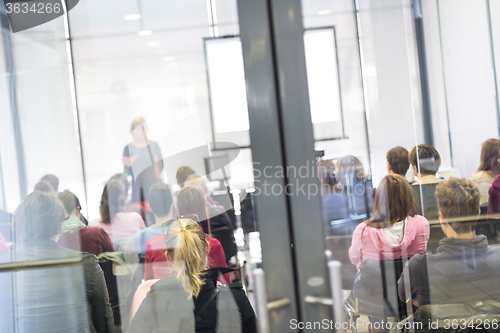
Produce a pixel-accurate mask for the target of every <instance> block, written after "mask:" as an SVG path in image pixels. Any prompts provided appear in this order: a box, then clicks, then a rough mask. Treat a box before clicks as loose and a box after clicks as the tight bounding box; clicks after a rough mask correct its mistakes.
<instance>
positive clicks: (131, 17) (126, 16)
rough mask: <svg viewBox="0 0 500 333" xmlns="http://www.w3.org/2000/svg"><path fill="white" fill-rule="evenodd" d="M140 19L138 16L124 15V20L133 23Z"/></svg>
mask: <svg viewBox="0 0 500 333" xmlns="http://www.w3.org/2000/svg"><path fill="white" fill-rule="evenodd" d="M140 18H141V15H140V14H129V15H125V17H124V19H125V20H127V21H135V20H138V19H140Z"/></svg>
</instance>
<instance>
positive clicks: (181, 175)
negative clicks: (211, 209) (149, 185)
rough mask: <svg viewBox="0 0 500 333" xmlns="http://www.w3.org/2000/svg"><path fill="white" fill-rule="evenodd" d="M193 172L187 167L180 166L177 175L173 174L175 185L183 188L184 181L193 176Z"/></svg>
mask: <svg viewBox="0 0 500 333" xmlns="http://www.w3.org/2000/svg"><path fill="white" fill-rule="evenodd" d="M194 173H195V172H194V170H193V169H191V168H190V167H188V166H181V167H180V168H179V169H177V173H176V174H175V178H176V179H177V185H179V186H180V187H184V183H185V182H186V179H187V178H188V177H189V176H190V175H192V174H194Z"/></svg>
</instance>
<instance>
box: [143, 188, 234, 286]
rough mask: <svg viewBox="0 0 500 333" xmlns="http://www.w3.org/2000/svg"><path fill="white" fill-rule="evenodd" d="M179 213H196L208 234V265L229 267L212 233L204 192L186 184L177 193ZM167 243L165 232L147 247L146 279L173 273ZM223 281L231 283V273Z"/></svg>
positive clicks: (158, 277) (182, 214)
mask: <svg viewBox="0 0 500 333" xmlns="http://www.w3.org/2000/svg"><path fill="white" fill-rule="evenodd" d="M177 213H178V214H179V216H184V215H190V214H195V215H196V216H197V217H198V220H199V221H200V222H199V223H200V225H201V227H202V229H203V231H204V232H205V234H206V235H207V237H206V239H207V241H208V244H209V247H208V267H227V263H226V256H225V255H224V250H223V249H222V246H221V244H220V242H219V241H218V240H217V239H215V238H212V237H208V235H210V220H209V218H208V215H207V205H206V200H205V195H204V193H203V192H202V191H201V190H200V189H198V188H196V187H194V186H185V187H183V188H182V189H181V190H180V191H179V192H178V193H177ZM165 251H166V244H165V237H164V235H163V234H161V235H158V236H154V237H153V238H151V240H150V241H149V243H148V245H147V248H146V261H145V263H144V279H145V280H150V279H161V278H163V277H165V276H169V275H171V274H173V273H174V272H173V271H172V264H171V262H168V261H167V258H166V257H165ZM221 282H224V283H228V284H229V283H231V280H230V278H229V274H224V275H223V279H222V281H221Z"/></svg>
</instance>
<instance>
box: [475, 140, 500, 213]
mask: <svg viewBox="0 0 500 333" xmlns="http://www.w3.org/2000/svg"><path fill="white" fill-rule="evenodd" d="M499 155H500V140H498V139H488V140H486V141H484V142H483V144H482V146H481V159H480V164H479V168H478V169H477V171H476V172H474V173H473V174H472V175H471V176H470V180H472V182H473V183H474V184H475V185H476V186H477V188H478V189H479V194H480V196H481V197H480V201H479V206H480V207H481V212H482V213H486V211H487V207H488V191H489V189H490V187H491V186H492V184H493V181H494V180H495V178H496V177H497V176H498V175H499V174H500V162H499V161H498V159H499V157H500V156H499Z"/></svg>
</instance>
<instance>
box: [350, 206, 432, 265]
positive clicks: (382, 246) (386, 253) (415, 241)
mask: <svg viewBox="0 0 500 333" xmlns="http://www.w3.org/2000/svg"><path fill="white" fill-rule="evenodd" d="M365 226H366V223H365V222H363V223H360V224H359V225H358V226H357V227H356V230H354V233H353V235H352V244H351V247H350V248H349V258H350V259H351V262H352V263H353V264H354V265H357V264H358V263H359V262H362V261H364V260H367V259H368V260H387V259H400V258H411V257H413V256H414V255H415V254H420V253H424V252H425V251H426V250H427V241H428V240H429V233H430V227H429V222H428V221H427V219H426V218H425V217H423V216H420V215H415V216H414V217H410V216H408V222H407V225H406V231H405V235H404V238H403V241H402V242H401V244H399V245H392V244H391V243H389V241H388V240H387V237H386V236H385V234H384V231H383V230H382V229H381V228H374V227H370V226H367V227H366V228H365ZM363 229H364V231H363ZM361 233H363V238H361Z"/></svg>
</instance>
